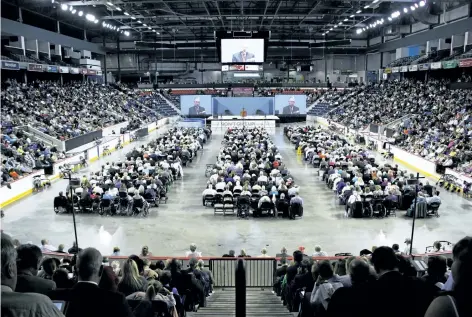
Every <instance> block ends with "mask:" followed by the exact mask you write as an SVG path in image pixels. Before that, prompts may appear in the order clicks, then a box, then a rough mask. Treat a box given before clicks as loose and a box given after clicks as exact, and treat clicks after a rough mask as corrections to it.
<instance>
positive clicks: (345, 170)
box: [285, 126, 441, 218]
mask: <svg viewBox="0 0 472 317" xmlns="http://www.w3.org/2000/svg"><path fill="white" fill-rule="evenodd" d="M285 134H286V135H287V136H288V137H289V138H290V140H291V141H292V143H294V144H295V147H296V148H297V149H298V148H300V149H301V151H302V153H303V154H304V158H305V160H307V161H308V162H310V163H311V164H313V166H314V167H316V168H319V173H320V175H321V177H322V180H323V181H325V182H326V184H327V186H328V188H329V189H330V190H332V191H333V192H335V193H336V194H337V195H339V202H340V204H342V205H345V210H346V215H347V216H349V217H355V218H362V217H372V216H378V217H384V216H389V215H391V214H392V215H396V211H397V210H407V213H406V215H407V216H410V217H411V216H413V212H414V211H415V210H416V217H418V218H420V217H421V218H424V217H426V216H429V215H435V216H437V215H438V210H439V207H440V205H441V198H440V197H439V191H436V190H435V188H434V186H432V185H431V184H429V182H428V181H426V182H425V183H424V184H423V183H419V184H418V194H416V192H415V191H416V188H415V186H414V185H412V184H413V183H415V179H414V177H413V176H412V175H408V173H407V172H406V171H402V170H400V169H399V167H398V165H394V166H393V165H390V164H388V163H385V164H379V163H376V160H375V157H374V156H373V155H372V153H370V152H369V151H367V150H366V148H365V146H361V145H355V144H351V143H350V142H349V141H348V140H346V139H345V138H341V137H339V135H338V134H337V133H336V132H335V131H330V130H322V129H320V128H317V127H314V126H306V127H287V128H285ZM416 196H418V198H417V199H416V205H415V197H416ZM415 208H416V209H415Z"/></svg>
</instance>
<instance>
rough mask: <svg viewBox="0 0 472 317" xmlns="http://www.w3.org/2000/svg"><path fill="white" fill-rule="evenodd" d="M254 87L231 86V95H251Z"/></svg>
mask: <svg viewBox="0 0 472 317" xmlns="http://www.w3.org/2000/svg"><path fill="white" fill-rule="evenodd" d="M253 91H254V88H251V87H237V88H236V87H235V88H233V97H236V96H239V97H241V96H246V97H251V96H252V94H253Z"/></svg>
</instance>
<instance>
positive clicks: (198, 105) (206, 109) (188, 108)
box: [180, 95, 211, 116]
mask: <svg viewBox="0 0 472 317" xmlns="http://www.w3.org/2000/svg"><path fill="white" fill-rule="evenodd" d="M180 109H181V111H182V115H185V116H187V115H188V116H194V115H204V114H210V113H211V96H210V95H181V96H180Z"/></svg>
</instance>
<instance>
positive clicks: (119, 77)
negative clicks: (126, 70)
mask: <svg viewBox="0 0 472 317" xmlns="http://www.w3.org/2000/svg"><path fill="white" fill-rule="evenodd" d="M116 61H117V64H118V81H119V82H121V65H120V37H119V36H117V37H116Z"/></svg>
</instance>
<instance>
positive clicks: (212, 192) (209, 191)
mask: <svg viewBox="0 0 472 317" xmlns="http://www.w3.org/2000/svg"><path fill="white" fill-rule="evenodd" d="M206 195H216V190H214V189H213V186H211V184H210V185H208V188H205V190H204V191H203V193H202V196H203V197H205V196H206Z"/></svg>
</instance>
